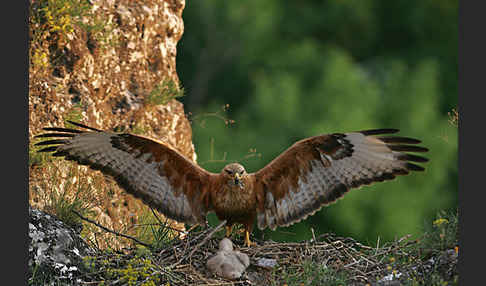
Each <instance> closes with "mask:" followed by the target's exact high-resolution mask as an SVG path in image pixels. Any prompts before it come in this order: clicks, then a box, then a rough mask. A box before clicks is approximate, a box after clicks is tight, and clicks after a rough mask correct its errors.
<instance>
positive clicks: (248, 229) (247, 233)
mask: <svg viewBox="0 0 486 286" xmlns="http://www.w3.org/2000/svg"><path fill="white" fill-rule="evenodd" d="M252 229H253V221H252V222H251V223H248V224H245V245H246V246H248V247H250V246H252V245H256V243H254V242H251V240H250V233H251V231H252Z"/></svg>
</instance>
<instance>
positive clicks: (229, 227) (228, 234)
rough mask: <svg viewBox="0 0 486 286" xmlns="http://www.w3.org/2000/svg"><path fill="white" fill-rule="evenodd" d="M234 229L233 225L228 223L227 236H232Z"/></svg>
mask: <svg viewBox="0 0 486 286" xmlns="http://www.w3.org/2000/svg"><path fill="white" fill-rule="evenodd" d="M232 230H233V226H232V225H227V226H226V237H230V235H231V231H232Z"/></svg>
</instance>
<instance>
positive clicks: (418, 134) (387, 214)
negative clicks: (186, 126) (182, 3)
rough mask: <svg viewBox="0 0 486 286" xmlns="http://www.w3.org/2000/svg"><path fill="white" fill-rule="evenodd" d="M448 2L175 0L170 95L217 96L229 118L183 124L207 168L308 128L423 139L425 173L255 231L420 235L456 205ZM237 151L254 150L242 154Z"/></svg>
mask: <svg viewBox="0 0 486 286" xmlns="http://www.w3.org/2000/svg"><path fill="white" fill-rule="evenodd" d="M457 7H458V3H457V1H453V0H446V1H418V0H415V1H377V0H370V1H351V2H349V3H341V2H339V3H338V2H334V1H323V2H322V1H321V2H315V1H314V2H306V3H293V2H289V3H285V4H282V2H280V1H276V0H270V1H264V2H262V1H256V0H250V1H245V2H231V1H230V2H228V1H216V2H214V3H211V4H210V3H207V2H200V1H195V2H190V3H187V6H186V8H185V10H184V21H185V25H186V27H191V28H190V29H186V30H185V33H184V37H183V38H182V40H181V43H180V45H179V47H180V50H179V52H178V60H177V63H178V69H177V70H178V73H179V75H180V78H181V81H182V82H184V85H185V86H186V87H188V91H189V93H188V95H187V96H186V97H184V98H182V99H181V101H182V102H183V103H184V104H185V106H186V111H188V112H192V113H194V114H205V113H207V112H213V111H215V110H219V107H220V106H224V105H226V104H229V106H230V108H229V110H227V115H226V117H227V118H229V119H230V120H234V123H233V124H225V122H227V121H226V120H221V118H218V117H211V118H210V117H205V120H204V125H201V124H193V140H194V143H195V147H196V152H197V153H198V161H199V162H200V163H202V165H203V166H204V167H205V168H207V169H208V170H210V171H213V172H219V171H220V170H221V168H222V167H223V166H224V165H225V164H226V163H227V162H228V161H242V163H243V164H244V165H245V167H246V169H247V170H248V171H249V172H252V171H256V170H258V169H259V168H261V167H263V166H264V165H265V164H267V163H269V162H270V161H271V160H272V159H273V158H275V157H276V156H277V155H278V154H280V153H281V152H283V151H284V150H285V149H286V148H288V147H290V146H291V145H292V144H293V143H294V142H295V141H297V140H300V139H303V138H305V137H308V136H314V135H318V134H322V133H331V132H345V131H355V130H361V129H370V128H388V127H390V128H399V129H400V130H401V132H400V133H399V134H400V135H403V136H407V137H414V138H418V139H420V140H422V141H423V144H422V145H423V146H425V147H427V148H429V149H430V152H429V153H427V154H426V157H428V158H429V159H430V161H429V162H428V163H427V164H425V165H424V166H425V168H426V171H425V172H423V173H413V174H412V175H409V176H404V177H399V178H397V179H396V180H394V181H390V182H384V183H378V184H374V185H372V186H365V187H362V188H361V189H360V190H352V191H351V192H350V193H349V194H347V195H346V196H345V197H344V198H343V199H342V200H340V201H339V202H338V203H337V204H334V205H331V206H329V207H327V208H325V209H323V210H321V211H320V212H318V213H316V214H315V215H314V216H312V217H309V218H308V219H307V220H305V221H303V222H301V223H299V224H297V225H293V226H291V227H288V228H284V229H277V231H275V232H271V231H267V232H266V233H265V237H267V238H272V239H274V240H287V241H288V240H295V241H299V240H303V239H309V238H310V235H311V233H310V231H309V229H310V226H312V227H314V229H315V230H316V235H318V234H319V233H324V232H328V231H333V232H336V233H338V234H340V235H343V236H352V237H355V238H357V239H359V240H361V241H376V239H377V237H378V236H380V237H381V239H382V241H383V240H384V241H390V240H393V239H394V238H395V237H402V236H404V235H406V234H412V235H414V236H420V235H421V234H422V233H423V230H422V229H421V228H420V226H421V224H422V223H423V221H426V220H427V219H431V218H433V217H434V216H435V214H436V212H437V211H438V210H440V209H450V208H453V207H455V206H456V204H457V176H458V175H457V173H458V168H457V146H458V145H457V138H458V136H457V128H456V126H455V125H452V124H450V122H449V120H450V119H449V116H448V112H450V111H451V110H452V109H453V108H454V107H456V106H457ZM207 15H211V17H207ZM438 23H442V24H438ZM211 27H219V28H220V29H218V30H217V31H215V30H213V29H212V28H211ZM232 35H238V37H234V36H232ZM200 47H205V50H204V51H200V50H199V49H200ZM202 60H203V61H202ZM201 61H202V62H204V63H205V64H204V65H198V63H200V62H201ZM208 62H209V64H208ZM202 74H204V78H203V77H202ZM201 80H204V81H205V85H206V86H207V88H206V89H205V90H204V91H201V90H200V88H199V87H200V81H201ZM195 122H196V123H198V122H197V121H195ZM248 150H256V151H257V153H258V154H260V155H261V156H252V157H249V158H246V157H245V156H246V155H247V154H248ZM243 158H246V159H244V160H243ZM284 232H285V233H284ZM289 233H291V234H289ZM292 233H293V234H292ZM257 234H258V235H261V233H258V232H257Z"/></svg>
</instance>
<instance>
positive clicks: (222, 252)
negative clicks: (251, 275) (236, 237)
mask: <svg viewBox="0 0 486 286" xmlns="http://www.w3.org/2000/svg"><path fill="white" fill-rule="evenodd" d="M249 265H250V258H249V257H248V255H246V254H244V253H242V252H239V251H235V250H233V243H232V242H231V240H229V239H228V238H223V239H222V240H221V241H220V242H219V250H218V252H217V253H216V255H214V256H213V257H211V258H210V259H209V260H208V261H207V263H206V266H207V267H208V269H209V270H210V271H211V272H213V273H215V274H216V275H218V276H221V277H223V278H226V279H230V280H234V279H238V278H240V277H241V274H242V273H243V272H244V271H245V270H246V268H247V267H248V266H249Z"/></svg>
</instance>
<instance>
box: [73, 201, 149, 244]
mask: <svg viewBox="0 0 486 286" xmlns="http://www.w3.org/2000/svg"><path fill="white" fill-rule="evenodd" d="M72 212H73V213H75V214H76V215H77V216H79V218H80V219H82V220H85V221H87V222H89V223H92V224H94V225H96V226H97V227H99V228H101V229H103V230H104V231H107V232H109V233H113V234H114V235H116V236H121V237H124V238H128V239H131V240H133V241H135V242H136V243H138V244H140V245H143V246H145V247H148V248H150V245H149V244H147V243H145V242H141V241H140V240H138V239H136V238H135V237H132V236H129V235H126V234H123V233H119V232H116V231H114V230H111V229H109V228H107V227H105V226H102V225H101V224H99V223H97V222H95V221H93V220H90V219H89V218H85V217H84V216H82V215H81V214H79V213H78V212H77V211H75V210H72Z"/></svg>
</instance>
